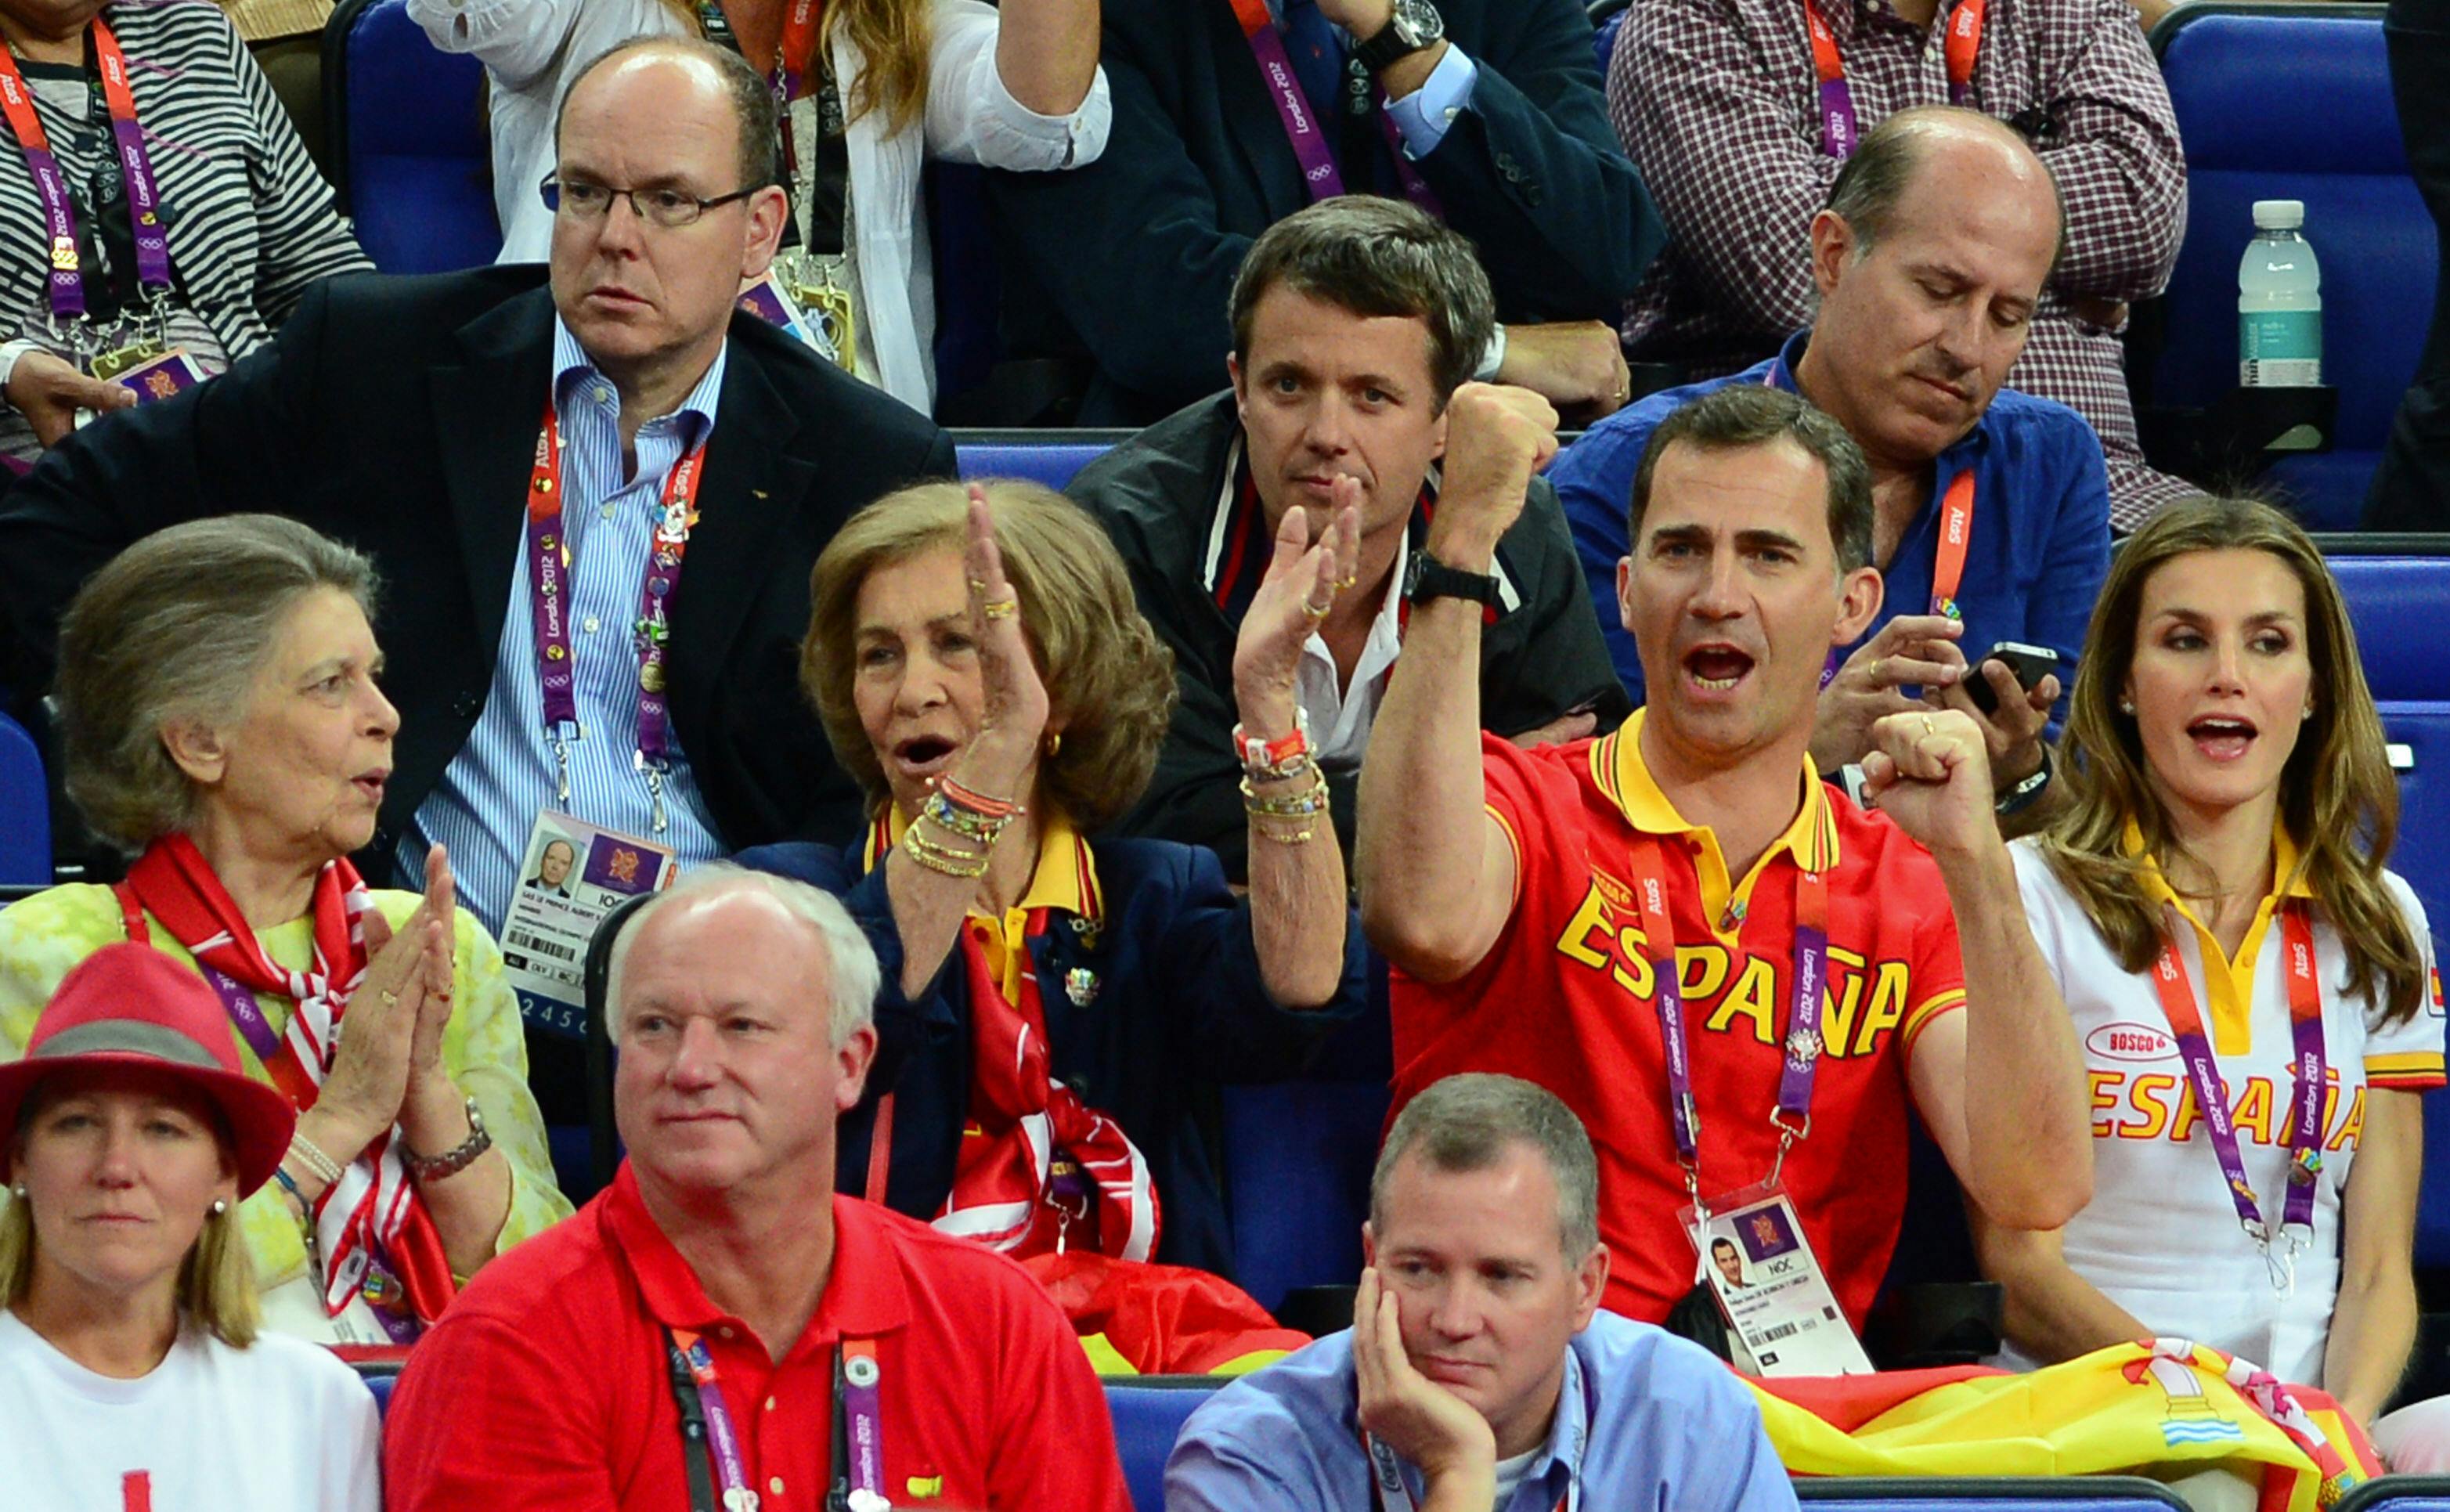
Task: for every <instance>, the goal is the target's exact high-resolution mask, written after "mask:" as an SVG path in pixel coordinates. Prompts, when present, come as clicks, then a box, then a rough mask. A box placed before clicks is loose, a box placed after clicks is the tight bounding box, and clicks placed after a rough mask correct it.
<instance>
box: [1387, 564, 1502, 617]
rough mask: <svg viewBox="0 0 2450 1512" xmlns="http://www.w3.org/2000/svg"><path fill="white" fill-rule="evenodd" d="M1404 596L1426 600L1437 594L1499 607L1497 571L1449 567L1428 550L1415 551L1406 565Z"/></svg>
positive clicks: (1414, 600) (1420, 601)
mask: <svg viewBox="0 0 2450 1512" xmlns="http://www.w3.org/2000/svg"><path fill="white" fill-rule="evenodd" d="M1404 598H1405V601H1406V602H1408V603H1411V604H1426V603H1428V602H1429V600H1430V599H1433V598H1468V599H1470V600H1472V601H1473V602H1475V603H1478V604H1483V605H1486V606H1488V608H1490V609H1495V608H1496V607H1497V574H1496V573H1495V572H1465V571H1463V570H1462V569H1461V568H1455V567H1449V566H1448V565H1447V564H1446V563H1444V562H1441V561H1439V560H1438V559H1437V558H1436V557H1434V556H1431V555H1430V554H1429V552H1427V551H1417V552H1413V553H1412V560H1411V565H1410V566H1408V567H1406V568H1405V569H1404Z"/></svg>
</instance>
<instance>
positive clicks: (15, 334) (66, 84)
mask: <svg viewBox="0 0 2450 1512" xmlns="http://www.w3.org/2000/svg"><path fill="white" fill-rule="evenodd" d="M0 40H5V41H6V43H7V44H8V53H7V56H6V59H5V63H0V114H5V120H4V121H0V130H5V131H6V133H7V135H8V138H9V144H10V149H11V150H9V151H6V152H0V309H5V310H6V311H8V312H9V314H8V317H7V322H8V326H9V329H8V330H7V332H6V333H5V335H7V336H9V337H12V338H15V339H12V340H10V341H8V342H7V344H5V345H0V396H5V397H6V399H7V410H6V412H5V414H0V457H5V458H6V459H8V460H9V461H10V463H12V464H13V465H14V466H15V467H16V468H17V469H18V470H20V471H22V470H23V469H24V467H25V466H27V465H29V463H30V462H31V461H32V460H33V459H34V458H35V457H37V456H40V455H41V452H42V449H43V448H44V447H46V446H49V445H50V444H51V443H53V442H55V441H57V440H58V439H59V438H60V437H61V436H64V435H65V434H67V432H68V429H69V428H70V426H71V425H72V424H73V423H74V419H75V417H76V415H77V414H78V412H80V411H97V410H105V409H114V408H119V407H121V406H124V405H128V404H134V403H137V402H139V401H141V400H145V399H151V398H161V397H168V396H169V395H170V394H173V393H176V392H177V391H178V390H180V389H182V388H185V387H189V386H191V385H192V384H193V383H195V382H196V381H198V380H200V379H201V378H204V377H206V376H209V375H211V374H214V373H218V372H220V371H221V370H222V369H224V368H225V367H227V366H228V365H229V364H230V363H232V362H234V361H236V360H238V359H240V358H243V357H244V356H246V355H247V354H248V353H250V352H252V351H254V350H255V349H256V348H257V347H259V346H262V345H263V344H264V343H265V342H267V341H269V340H270V339H271V338H272V333H273V331H274V330H276V329H278V328H279V326H280V324H281V322H282V320H286V319H287V318H288V315H289V312H290V310H291V309H293V308H294V307H295V306H296V305H297V303H298V300H299V299H300V297H301V295H303V294H304V293H305V291H306V289H307V287H308V286H309V285H310V284H312V283H314V282H315V281H317V280H318V279H321V278H325V277H328V276H330V275H331V274H334V273H346V272H357V271H362V270H366V269H369V268H371V267H372V265H373V264H371V263H370V262H367V261H366V257H365V254H364V253H363V252H361V251H360V250H359V248H358V243H357V241H356V239H355V238H354V237H353V236H351V234H350V232H349V227H348V224H347V223H346V222H344V221H342V220H341V219H340V214H339V212H338V211H337V210H336V209H335V208H334V205H333V200H332V190H331V187H330V186H329V185H328V184H325V183H324V182H323V180H322V178H321V176H320V175H319V174H318V173H317V172H316V171H315V165H314V164H313V163H312V162H311V161H309V160H308V158H307V156H306V148H305V146H304V145H302V144H301V143H300V141H299V140H298V133H297V131H296V130H295V129H294V128H293V127H292V126H290V124H289V120H288V118H287V117H286V116H285V115H283V114H282V109H281V106H280V104H279V102H278V101H277V100H276V99H275V98H274V96H273V92H272V87H271V85H270V84H269V83H267V82H266V81H265V79H264V77H263V74H262V70H260V69H259V68H257V67H256V66H255V62H254V60H253V59H252V58H250V57H249V56H248V55H247V51H246V48H245V45H244V44H243V43H242V42H240V40H239V37H238V33H237V32H236V31H235V30H234V29H232V28H231V26H230V24H229V21H228V19H227V18H226V17H224V15H223V14H222V12H221V10H220V9H219V8H218V7H216V6H213V5H211V4H209V3H203V0H170V3H145V4H140V3H136V0H109V3H106V0H0ZM114 379H115V380H116V381H114Z"/></svg>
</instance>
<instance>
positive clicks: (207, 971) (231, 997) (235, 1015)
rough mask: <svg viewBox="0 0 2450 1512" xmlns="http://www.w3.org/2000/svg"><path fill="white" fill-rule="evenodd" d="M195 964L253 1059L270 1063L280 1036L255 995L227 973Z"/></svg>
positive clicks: (276, 1050) (276, 1052) (277, 1047)
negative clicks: (226, 1011) (226, 1012)
mask: <svg viewBox="0 0 2450 1512" xmlns="http://www.w3.org/2000/svg"><path fill="white" fill-rule="evenodd" d="M196 965H197V966H198V967H199V968H201V969H202V970H203V972H204V980H206V981H208V982H210V983H212V987H213V993H214V996H216V997H218V998H221V1000H222V1006H223V1007H224V1008H226V1009H228V1010H229V1018H230V1023H231V1024H232V1025H234V1026H235V1027H236V1028H237V1030H238V1032H239V1037H241V1038H243V1039H244V1040H245V1041H246V1044H247V1048H248V1049H250V1050H252V1051H254V1052H255V1058H256V1059H258V1060H260V1061H262V1062H263V1063H264V1064H265V1065H267V1066H268V1065H270V1064H272V1057H273V1056H277V1055H279V1054H281V1037H280V1036H279V1035H277V1034H274V1033H273V1032H272V1025H271V1023H270V1022H269V1021H268V1020H266V1019H265V1018H264V1017H263V1005H262V1003H259V1002H257V1001H256V1000H255V994H254V993H252V992H250V991H248V990H247V988H246V986H245V984H244V983H243V982H241V981H240V980H239V979H237V978H235V977H232V976H230V975H229V974H228V973H226V972H224V971H219V970H216V969H215V968H213V967H211V966H207V965H205V964H204V962H203V961H201V960H200V961H197V962H196Z"/></svg>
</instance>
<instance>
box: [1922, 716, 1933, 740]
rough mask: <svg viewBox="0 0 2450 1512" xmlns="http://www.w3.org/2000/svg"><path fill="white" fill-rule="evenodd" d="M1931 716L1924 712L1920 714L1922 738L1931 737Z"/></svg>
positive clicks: (1927, 738)
mask: <svg viewBox="0 0 2450 1512" xmlns="http://www.w3.org/2000/svg"><path fill="white" fill-rule="evenodd" d="M1931 735H1932V729H1931V716H1930V715H1929V714H1925V715H1923V716H1922V738H1923V739H1925V740H1929V739H1931Z"/></svg>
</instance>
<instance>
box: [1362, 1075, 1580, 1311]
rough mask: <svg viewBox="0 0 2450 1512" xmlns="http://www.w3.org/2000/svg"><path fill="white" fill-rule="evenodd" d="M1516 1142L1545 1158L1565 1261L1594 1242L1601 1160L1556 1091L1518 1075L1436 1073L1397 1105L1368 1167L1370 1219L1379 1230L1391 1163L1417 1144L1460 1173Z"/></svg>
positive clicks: (1440, 1165)
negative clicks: (1374, 1164)
mask: <svg viewBox="0 0 2450 1512" xmlns="http://www.w3.org/2000/svg"><path fill="white" fill-rule="evenodd" d="M1518 1144H1524V1145H1529V1146H1530V1147H1531V1148H1532V1149H1533V1150H1535V1151H1537V1152H1538V1153H1539V1155H1540V1157H1541V1159H1543V1160H1545V1161H1546V1162H1547V1165H1548V1174H1549V1175H1550V1176H1552V1177H1554V1178H1555V1180H1556V1183H1557V1238H1558V1246H1559V1248H1560V1249H1561V1250H1563V1251H1564V1253H1565V1260H1566V1263H1567V1264H1570V1265H1579V1264H1581V1263H1582V1261H1583V1259H1584V1257H1585V1256H1587V1255H1588V1254H1589V1253H1590V1252H1591V1251H1592V1250H1595V1249H1597V1248H1599V1242H1600V1163H1599V1157H1598V1156H1597V1155H1595V1154H1593V1153H1591V1136H1590V1135H1589V1134H1585V1132H1584V1131H1583V1121H1582V1120H1581V1119H1580V1118H1577V1117H1575V1116H1574V1113H1573V1110H1572V1109H1570V1108H1568V1107H1566V1106H1565V1103H1564V1102H1563V1101H1561V1100H1560V1099H1559V1098H1558V1096H1557V1095H1556V1094H1555V1093H1553V1092H1550V1091H1548V1090H1547V1089H1546V1088H1545V1087H1538V1086H1534V1085H1532V1084H1531V1083H1530V1082H1527V1081H1525V1080H1523V1079H1522V1078H1521V1077H1519V1076H1493V1075H1490V1074H1488V1073H1487V1072H1467V1073H1465V1074H1463V1075H1461V1076H1447V1077H1443V1078H1441V1079H1440V1080H1437V1081H1434V1082H1431V1083H1430V1084H1429V1088H1428V1089H1427V1090H1426V1091H1424V1092H1422V1094H1421V1095H1419V1096H1417V1097H1414V1098H1413V1099H1412V1100H1411V1101H1410V1102H1408V1103H1406V1104H1405V1105H1404V1111H1403V1112H1402V1113H1400V1114H1397V1115H1395V1123H1394V1127H1393V1128H1390V1129H1389V1130H1388V1131H1387V1144H1386V1148H1384V1149H1383V1150H1381V1151H1379V1152H1378V1166H1377V1169H1376V1170H1374V1171H1372V1172H1371V1173H1370V1223H1371V1228H1372V1229H1374V1230H1379V1231H1384V1230H1385V1228H1386V1216H1387V1189H1388V1187H1389V1186H1390V1185H1392V1184H1393V1181H1394V1174H1395V1167H1396V1164H1397V1163H1398V1162H1400V1161H1401V1160H1402V1159H1403V1158H1404V1156H1406V1155H1407V1154H1410V1153H1411V1152H1412V1150H1413V1148H1414V1147H1415V1146H1417V1147H1419V1150H1420V1153H1421V1158H1422V1159H1424V1160H1427V1161H1428V1162H1429V1164H1430V1165H1431V1166H1432V1167H1433V1168H1435V1169H1437V1170H1439V1171H1444V1172H1448V1173H1452V1174H1456V1175H1461V1174H1463V1173H1467V1172H1473V1171H1486V1170H1488V1168H1489V1167H1490V1166H1493V1165H1495V1164H1497V1163H1498V1161H1500V1160H1502V1159H1504V1158H1505V1157H1506V1153H1507V1151H1508V1150H1510V1149H1512V1148H1513V1147H1514V1146H1516V1145H1518Z"/></svg>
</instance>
